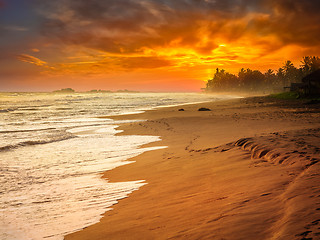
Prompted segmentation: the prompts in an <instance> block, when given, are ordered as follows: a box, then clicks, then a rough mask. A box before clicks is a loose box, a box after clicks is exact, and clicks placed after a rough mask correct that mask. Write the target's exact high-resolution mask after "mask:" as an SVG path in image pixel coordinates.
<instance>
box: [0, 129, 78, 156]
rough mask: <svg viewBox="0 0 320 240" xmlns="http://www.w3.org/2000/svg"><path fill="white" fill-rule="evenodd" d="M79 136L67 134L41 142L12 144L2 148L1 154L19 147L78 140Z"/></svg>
mask: <svg viewBox="0 0 320 240" xmlns="http://www.w3.org/2000/svg"><path fill="white" fill-rule="evenodd" d="M76 137H77V136H75V135H73V134H71V133H65V134H64V135H59V136H54V137H52V138H49V139H41V140H28V141H24V142H19V143H17V144H12V145H6V146H2V147H0V152H4V151H9V150H14V149H17V148H19V147H26V146H34V145H39V144H46V143H53V142H60V141H64V140H68V139H71V138H76Z"/></svg>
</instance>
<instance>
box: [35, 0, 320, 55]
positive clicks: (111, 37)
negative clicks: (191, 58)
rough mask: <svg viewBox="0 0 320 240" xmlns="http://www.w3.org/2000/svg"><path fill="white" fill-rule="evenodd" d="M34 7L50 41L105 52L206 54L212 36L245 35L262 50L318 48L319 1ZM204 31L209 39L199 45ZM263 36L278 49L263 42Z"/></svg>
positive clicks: (181, 0) (131, 1)
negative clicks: (174, 46) (168, 50)
mask: <svg viewBox="0 0 320 240" xmlns="http://www.w3.org/2000/svg"><path fill="white" fill-rule="evenodd" d="M39 6H41V11H42V12H43V13H44V14H43V16H44V23H43V26H42V33H43V34H44V35H46V36H48V37H49V38H50V39H51V40H52V39H58V40H61V41H63V42H65V43H67V44H74V45H83V46H85V47H88V48H93V49H98V50H102V51H106V52H111V53H128V54H129V53H138V52H141V51H142V49H143V47H147V48H155V47H159V46H160V47H167V46H170V45H171V44H172V43H173V42H175V43H177V42H178V43H177V44H178V45H179V46H180V47H190V48H192V49H194V50H195V51H197V52H199V53H201V54H209V53H210V52H211V51H212V50H213V49H215V48H216V47H217V43H216V42H215V39H216V38H217V37H220V38H223V39H225V40H226V41H227V42H233V41H237V40H238V39H240V38H242V37H243V36H246V35H250V37H251V38H252V41H253V42H256V43H258V44H260V45H263V44H265V45H266V48H267V50H268V51H270V50H272V49H277V48H281V47H283V46H285V45H288V44H298V45H303V46H308V45H312V46H315V45H319V43H320V24H319V22H320V14H319V11H320V1H314V0H304V1H291V0H224V1H220V0H175V1H169V0H108V1H101V0H91V1H87V0H61V1H59V2H56V1H49V0H46V1H43V0H42V1H40V2H39ZM204 27H205V28H206V29H205V31H206V33H205V34H206V36H207V37H209V38H210V40H209V41H207V42H206V43H205V44H203V43H202V42H203V33H202V32H203V31H204V30H203V28H204ZM201 34H202V35H201ZM267 36H274V38H277V39H278V40H279V42H280V43H281V44H274V45H272V43H268V42H266V41H265V40H263V38H264V37H267ZM268 44H271V45H272V46H267V45H268Z"/></svg>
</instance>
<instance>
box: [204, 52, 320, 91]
mask: <svg viewBox="0 0 320 240" xmlns="http://www.w3.org/2000/svg"><path fill="white" fill-rule="evenodd" d="M318 69H320V58H319V57H316V56H306V57H303V59H302V61H301V65H300V66H299V68H297V67H295V66H294V65H293V63H292V62H291V61H290V60H288V61H286V62H285V63H284V64H283V66H282V67H280V68H278V70H276V71H274V70H272V69H268V70H267V71H266V72H265V73H262V72H260V71H259V70H251V69H250V68H247V69H244V68H241V69H240V71H239V73H238V75H235V74H232V73H229V72H227V71H225V70H224V69H219V68H217V69H216V72H215V74H214V76H213V78H212V79H209V80H208V81H207V84H206V88H205V90H206V91H208V92H223V91H240V92H241V91H250V92H279V91H282V90H283V88H284V87H289V86H290V84H291V83H299V82H301V80H302V78H303V77H305V76H307V75H308V74H310V73H312V72H314V71H316V70H318Z"/></svg>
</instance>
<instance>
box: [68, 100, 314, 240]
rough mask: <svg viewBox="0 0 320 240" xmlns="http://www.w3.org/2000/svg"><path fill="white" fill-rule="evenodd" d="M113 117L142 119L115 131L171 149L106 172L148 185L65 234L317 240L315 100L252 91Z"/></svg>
mask: <svg viewBox="0 0 320 240" xmlns="http://www.w3.org/2000/svg"><path fill="white" fill-rule="evenodd" d="M200 107H205V108H209V109H211V111H198V109H199V108H200ZM181 108H183V109H184V111H179V109H181ZM113 118H114V119H117V120H119V119H143V120H146V121H143V122H136V123H125V124H122V125H121V126H120V127H119V129H121V130H124V131H123V132H122V133H120V134H127V135H154V136H160V137H161V139H162V141H160V142H155V143H152V144H149V145H148V146H168V147H167V148H165V149H160V150H155V151H149V152H145V153H143V154H141V155H139V156H137V157H135V158H133V159H132V160H134V161H135V163H132V164H129V165H125V166H121V167H118V168H116V169H113V170H111V171H108V172H105V173H104V175H103V177H104V178H107V179H108V180H109V181H111V182H119V181H131V180H145V181H146V182H147V183H148V184H147V185H145V186H143V187H141V188H140V189H139V190H138V191H135V192H133V193H132V194H130V196H129V197H128V198H125V199H122V200H120V201H119V203H118V204H116V205H114V206H113V210H112V211H108V212H106V213H105V215H104V216H103V218H102V219H101V221H100V222H99V223H97V224H95V225H92V226H90V227H88V228H85V229H83V230H81V231H79V232H75V233H73V234H70V235H68V236H66V237H65V239H67V240H71V239H76V240H80V239H87V240H89V239H90V240H93V239H219V240H220V239H225V240H227V239H228V240H229V239H230V240H233V239H237V240H238V239H246V240H247V239H259V240H262V239H283V240H287V239H301V240H302V239H313V240H314V239H320V186H319V183H320V163H319V160H320V120H319V119H320V104H308V103H307V101H299V100H297V101H296V100H292V101H285V100H277V99H272V98H268V97H253V98H242V99H233V100H225V101H218V102H210V103H201V104H193V105H185V106H177V107H168V108H159V109H155V110H150V111H146V112H144V113H142V114H133V115H124V116H116V117H113Z"/></svg>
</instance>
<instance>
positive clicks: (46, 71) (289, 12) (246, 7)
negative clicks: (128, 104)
mask: <svg viewBox="0 0 320 240" xmlns="http://www.w3.org/2000/svg"><path fill="white" fill-rule="evenodd" d="M319 13H320V1H319V0H0V53H1V55H0V91H52V90H55V89H59V88H66V87H71V88H74V89H76V90H79V91H84V90H90V89H106V90H117V89H129V90H139V91H199V90H200V88H201V87H204V86H205V80H207V79H209V78H211V77H212V76H213V73H214V71H215V68H217V67H219V68H224V69H226V70H228V71H230V72H232V73H237V72H238V71H239V69H240V68H241V67H245V68H247V67H249V68H255V69H259V70H261V71H265V70H267V69H268V68H272V69H277V68H278V67H280V66H281V65H282V64H283V63H284V61H285V60H292V61H293V62H294V63H295V64H296V66H299V64H300V60H301V59H302V57H303V56H306V55H312V56H314V55H315V56H320V14H319Z"/></svg>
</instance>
